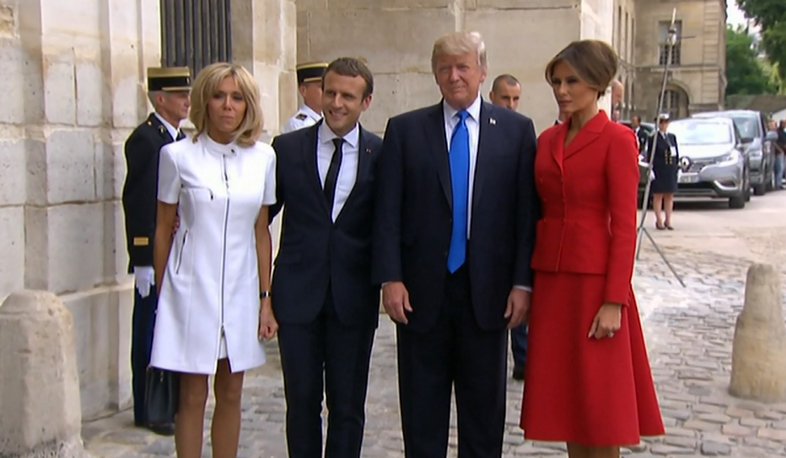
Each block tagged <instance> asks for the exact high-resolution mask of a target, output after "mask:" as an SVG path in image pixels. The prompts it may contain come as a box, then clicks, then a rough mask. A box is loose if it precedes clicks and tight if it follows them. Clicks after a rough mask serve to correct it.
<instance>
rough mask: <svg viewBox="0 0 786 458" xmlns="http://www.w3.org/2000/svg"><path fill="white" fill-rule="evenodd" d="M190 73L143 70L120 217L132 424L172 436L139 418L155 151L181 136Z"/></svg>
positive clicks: (147, 337) (170, 429) (150, 282)
mask: <svg viewBox="0 0 786 458" xmlns="http://www.w3.org/2000/svg"><path fill="white" fill-rule="evenodd" d="M190 87H191V72H190V70H189V69H188V67H168V68H148V69H147V90H148V99H149V100H150V102H151V103H152V105H153V108H154V109H155V111H154V112H153V113H151V114H150V116H148V118H147V119H146V120H145V122H143V123H142V124H140V125H139V126H138V127H137V128H136V129H134V131H133V132H132V133H131V135H130V136H129V137H128V140H126V143H125V157H126V169H127V175H126V181H125V184H124V185H123V193H122V202H123V211H124V213H125V226H126V245H127V249H128V257H129V266H128V272H129V273H133V274H134V312H133V321H132V330H131V371H132V383H133V394H134V423H135V424H136V426H140V427H148V428H150V429H151V430H153V431H154V432H156V433H159V434H165V435H171V434H174V425H148V424H147V420H146V419H145V411H144V407H145V371H146V370H147V366H148V364H149V363H150V350H151V346H152V344H153V324H154V321H155V311H156V306H157V298H156V293H155V291H156V289H155V286H154V283H155V281H154V273H153V234H154V232H155V228H156V196H157V194H158V192H157V191H158V154H159V150H160V149H161V147H163V146H164V145H166V144H168V143H171V142H173V141H176V140H180V139H182V138H184V135H183V133H182V132H180V129H179V126H180V122H181V121H182V120H183V119H185V118H186V117H188V109H189V106H190Z"/></svg>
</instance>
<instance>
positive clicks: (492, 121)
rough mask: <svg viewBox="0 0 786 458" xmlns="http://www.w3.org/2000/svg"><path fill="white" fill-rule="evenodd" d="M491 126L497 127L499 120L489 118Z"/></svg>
mask: <svg viewBox="0 0 786 458" xmlns="http://www.w3.org/2000/svg"><path fill="white" fill-rule="evenodd" d="M489 124H491V125H492V126H494V125H496V124H497V120H496V119H494V118H489Z"/></svg>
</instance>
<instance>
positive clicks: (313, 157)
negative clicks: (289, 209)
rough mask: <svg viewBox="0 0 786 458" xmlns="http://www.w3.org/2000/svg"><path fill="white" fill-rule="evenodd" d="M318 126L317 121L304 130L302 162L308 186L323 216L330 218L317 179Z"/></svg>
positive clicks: (320, 122)
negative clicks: (312, 191) (303, 162)
mask: <svg viewBox="0 0 786 458" xmlns="http://www.w3.org/2000/svg"><path fill="white" fill-rule="evenodd" d="M320 125H322V121H319V122H318V123H316V124H314V125H313V126H311V127H306V128H305V130H306V132H305V139H304V141H303V160H304V161H306V162H305V163H306V175H307V179H308V182H309V183H310V186H311V187H312V188H313V190H314V195H315V196H316V199H317V200H318V201H319V203H320V205H321V206H322V209H323V210H325V214H326V215H328V217H330V214H329V212H328V206H327V202H326V201H325V193H324V191H323V189H322V180H320V179H319V168H318V166H317V161H318V159H317V151H318V150H319V145H318V144H317V139H318V135H317V130H318V129H319V126H320Z"/></svg>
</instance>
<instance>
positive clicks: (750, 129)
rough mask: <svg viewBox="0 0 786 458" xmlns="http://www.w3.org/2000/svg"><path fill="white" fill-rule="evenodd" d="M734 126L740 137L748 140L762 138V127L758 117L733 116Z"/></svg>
mask: <svg viewBox="0 0 786 458" xmlns="http://www.w3.org/2000/svg"><path fill="white" fill-rule="evenodd" d="M732 119H733V120H734V124H735V125H736V126H737V129H739V131H740V136H741V137H742V138H746V139H753V138H759V137H761V136H762V135H761V125H760V124H759V119H758V117H756V116H733V117H732Z"/></svg>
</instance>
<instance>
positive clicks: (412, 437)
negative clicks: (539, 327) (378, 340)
mask: <svg viewBox="0 0 786 458" xmlns="http://www.w3.org/2000/svg"><path fill="white" fill-rule="evenodd" d="M470 297H471V291H470V281H469V273H468V269H467V268H466V264H465V266H464V267H461V268H460V269H459V270H457V271H456V272H455V273H454V274H448V276H447V280H446V285H445V296H444V302H443V305H442V310H441V313H440V316H439V318H438V320H437V323H436V324H435V326H434V327H433V328H432V329H430V330H429V331H428V332H427V333H414V332H411V331H408V330H407V329H406V326H402V325H398V327H397V341H398V364H399V393H400V407H401V413H402V415H401V416H402V429H403V432H404V444H405V450H406V451H405V455H406V457H407V458H438V457H444V456H446V454H447V444H448V435H449V423H450V398H451V387H452V385H453V387H454V389H455V395H456V407H457V416H458V442H459V445H458V449H459V450H458V455H459V458H497V457H500V456H501V455H502V438H503V434H504V425H505V411H506V408H505V396H506V392H505V390H506V375H505V374H506V370H507V348H506V347H507V330H505V329H500V330H493V331H485V330H482V329H480V327H479V326H478V324H477V320H476V318H475V314H474V310H473V308H472V303H471V300H470Z"/></svg>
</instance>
